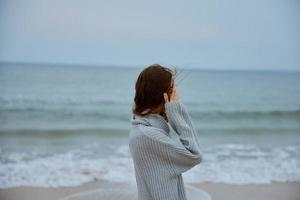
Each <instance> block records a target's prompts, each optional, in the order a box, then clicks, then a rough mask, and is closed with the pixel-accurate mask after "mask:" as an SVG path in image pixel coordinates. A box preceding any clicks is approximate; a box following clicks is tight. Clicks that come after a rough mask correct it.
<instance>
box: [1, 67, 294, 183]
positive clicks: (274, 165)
mask: <svg viewBox="0 0 300 200" xmlns="http://www.w3.org/2000/svg"><path fill="white" fill-rule="evenodd" d="M141 70H142V68H122V67H109V66H107V67H105V66H104V67H98V66H79V65H74V66H72V65H51V64H9V63H1V64H0V188H9V187H16V186H40V187H59V186H75V185H80V184H83V183H86V182H89V181H94V180H108V181H112V182H130V183H134V182H135V177H134V168H133V161H132V159H131V157H130V153H129V148H128V137H129V126H130V119H131V107H132V105H133V97H134V84H135V80H136V78H137V76H138V74H139V73H140V71H141ZM177 88H178V91H179V94H180V96H181V101H182V103H183V104H185V106H186V108H187V110H188V111H189V113H190V116H191V118H192V121H193V123H194V125H195V128H196V129H197V133H198V135H199V139H200V143H201V148H202V152H203V158H204V160H203V162H202V163H201V164H200V165H197V166H196V167H194V168H192V169H191V170H189V171H188V172H186V173H184V174H183V177H184V180H185V182H188V183H201V182H214V183H232V184H249V183H271V182H274V181H278V182H286V181H300V72H299V71H298V72H297V71H254V70H252V71H238V70H228V71H225V70H224V71H221V70H219V71H218V70H192V69H189V70H188V69H184V70H183V71H182V73H181V74H180V75H179V77H178V82H177Z"/></svg>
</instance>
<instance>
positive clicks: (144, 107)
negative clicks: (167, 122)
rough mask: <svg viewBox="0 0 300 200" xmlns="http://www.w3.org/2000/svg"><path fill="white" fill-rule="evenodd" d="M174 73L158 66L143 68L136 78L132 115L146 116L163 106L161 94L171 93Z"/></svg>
mask: <svg viewBox="0 0 300 200" xmlns="http://www.w3.org/2000/svg"><path fill="white" fill-rule="evenodd" d="M174 75H175V71H172V70H171V69H169V68H167V67H163V66H161V65H159V64H153V65H150V66H149V67H147V68H145V69H144V70H143V71H142V72H141V73H140V75H139V76H138V78H137V81H136V84H135V97H134V103H135V105H134V107H133V113H134V114H137V115H141V116H143V115H146V114H148V113H149V112H151V111H153V110H154V109H157V108H159V107H162V106H163V105H164V96H163V93H165V92H166V93H168V94H169V95H170V92H172V87H173V84H174Z"/></svg>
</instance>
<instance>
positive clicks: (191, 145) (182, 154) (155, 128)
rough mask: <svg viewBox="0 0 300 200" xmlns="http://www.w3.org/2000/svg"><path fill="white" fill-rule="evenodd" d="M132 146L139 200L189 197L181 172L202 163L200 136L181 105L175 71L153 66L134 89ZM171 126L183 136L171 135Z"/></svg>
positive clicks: (141, 77)
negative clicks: (177, 139)
mask: <svg viewBox="0 0 300 200" xmlns="http://www.w3.org/2000/svg"><path fill="white" fill-rule="evenodd" d="M135 92H136V93H135V97H134V103H135V104H134V107H133V116H132V120H131V129H130V141H129V148H130V153H131V155H132V158H133V162H134V169H135V176H136V182H137V189H138V200H183V199H184V200H185V199H187V196H186V191H185V188H184V183H183V179H182V173H183V172H186V171H187V170H189V169H191V168H192V167H194V166H195V165H197V164H199V163H200V162H201V160H202V156H201V153H200V148H199V142H198V138H197V133H196V131H195V129H194V127H193V124H192V121H191V118H190V116H189V114H188V112H187V110H186V108H185V107H184V105H183V104H182V103H181V101H180V98H179V96H178V93H177V91H176V86H175V77H174V73H172V71H171V70H170V69H168V68H166V67H163V66H160V65H157V64H155V65H151V66H149V67H147V68H145V69H144V70H143V71H142V72H141V73H140V75H139V77H138V79H137V81H136V85H135ZM168 123H169V124H170V125H171V126H172V128H173V130H174V131H175V132H176V133H177V135H178V136H179V142H177V141H175V140H173V139H172V138H171V137H170V135H169V132H170V129H169V125H168Z"/></svg>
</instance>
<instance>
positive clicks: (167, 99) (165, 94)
mask: <svg viewBox="0 0 300 200" xmlns="http://www.w3.org/2000/svg"><path fill="white" fill-rule="evenodd" d="M164 99H165V103H167V102H169V98H168V94H167V93H164Z"/></svg>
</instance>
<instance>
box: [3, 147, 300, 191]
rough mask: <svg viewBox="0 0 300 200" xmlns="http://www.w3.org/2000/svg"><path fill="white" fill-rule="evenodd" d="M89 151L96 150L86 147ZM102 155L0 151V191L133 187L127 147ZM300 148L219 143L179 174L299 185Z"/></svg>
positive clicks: (199, 178)
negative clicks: (102, 184)
mask: <svg viewBox="0 0 300 200" xmlns="http://www.w3.org/2000/svg"><path fill="white" fill-rule="evenodd" d="M91 148H97V147H95V146H92V147H91ZM111 148H112V149H114V150H115V151H114V152H112V153H111V154H110V155H108V156H105V157H100V156H97V155H98V153H97V151H95V150H91V149H88V148H81V149H79V150H69V151H66V152H61V153H54V154H52V155H49V154H44V155H41V154H39V153H35V152H30V153H26V152H22V153H7V152H5V151H3V150H1V151H0V152H1V157H0V158H1V160H0V161H1V163H0V187H1V188H8V187H15V186H40V187H59V186H75V185H80V184H82V183H85V182H89V181H93V180H97V179H101V180H108V181H112V182H130V183H135V177H134V167H133V161H132V159H131V157H130V154H129V149H128V146H127V145H121V146H118V147H117V146H114V147H111ZM299 153H300V146H297V145H294V146H285V147H273V148H267V147H265V148H263V147H257V146H255V145H242V144H224V145H215V146H212V147H209V148H204V149H203V156H204V160H203V162H202V163H201V164H200V165H197V166H195V167H194V168H192V169H191V170H189V171H188V172H186V173H184V175H183V176H184V179H185V181H186V182H187V183H200V182H206V181H208V182H222V183H232V184H249V183H271V182H272V181H281V182H284V181H300V154H299Z"/></svg>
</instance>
